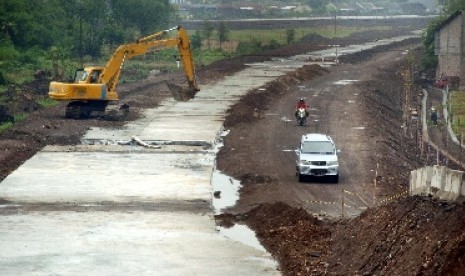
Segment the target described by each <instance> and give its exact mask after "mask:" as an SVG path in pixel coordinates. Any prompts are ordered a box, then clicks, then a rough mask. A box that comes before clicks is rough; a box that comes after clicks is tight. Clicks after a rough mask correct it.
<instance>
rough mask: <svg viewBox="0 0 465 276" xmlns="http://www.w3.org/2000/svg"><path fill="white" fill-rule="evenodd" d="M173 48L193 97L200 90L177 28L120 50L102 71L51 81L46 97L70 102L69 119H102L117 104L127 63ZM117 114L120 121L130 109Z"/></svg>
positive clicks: (85, 71) (185, 40)
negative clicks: (176, 49) (60, 80)
mask: <svg viewBox="0 0 465 276" xmlns="http://www.w3.org/2000/svg"><path fill="white" fill-rule="evenodd" d="M174 30H177V32H178V33H177V36H176V37H168V38H165V36H166V34H167V33H169V32H171V31H174ZM176 46H177V47H178V50H179V54H180V60H181V61H182V63H183V69H184V74H185V76H186V78H187V83H188V85H189V88H188V89H189V90H190V91H192V92H193V93H195V92H197V91H199V90H200V89H199V88H198V86H197V83H196V80H195V71H194V61H193V57H192V51H191V48H190V41H189V37H188V35H187V31H186V30H185V29H184V28H182V27H181V26H177V27H174V28H171V29H168V30H163V31H160V32H157V33H154V34H152V35H149V36H146V37H143V38H140V39H138V40H137V41H136V42H134V43H129V44H124V45H121V46H119V47H118V48H117V49H116V50H115V52H114V53H113V56H112V57H111V58H110V60H109V61H108V62H107V64H106V65H105V67H102V66H91V67H85V68H84V69H78V70H76V73H75V76H74V82H73V83H64V82H55V81H52V82H51V83H50V88H49V93H48V95H49V97H50V98H51V99H54V100H59V101H69V103H68V105H67V107H66V114H65V115H66V117H68V118H87V117H90V116H91V115H94V114H96V115H98V116H105V111H106V109H107V106H108V105H109V104H110V103H113V102H118V101H119V97H118V93H117V92H116V86H117V85H118V81H119V77H120V75H121V71H122V69H123V65H124V62H125V61H126V60H128V59H130V58H132V57H135V56H138V55H142V54H145V53H147V52H148V51H150V50H156V49H158V48H162V47H176ZM118 112H119V115H118V116H119V117H124V116H125V115H127V114H128V112H129V106H128V105H126V104H123V105H122V106H121V107H120V108H119V111H118Z"/></svg>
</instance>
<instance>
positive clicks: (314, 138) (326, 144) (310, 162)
mask: <svg viewBox="0 0 465 276" xmlns="http://www.w3.org/2000/svg"><path fill="white" fill-rule="evenodd" d="M296 153H297V164H296V165H297V166H296V170H297V171H296V174H297V176H298V177H299V181H303V180H304V177H305V176H316V177H329V178H331V180H332V182H335V183H338V182H339V162H338V156H337V154H338V153H339V151H338V150H337V149H336V145H335V144H334V142H333V139H331V137H329V136H328V135H325V134H320V133H309V134H304V135H302V138H301V140H300V146H299V148H298V149H297V150H296Z"/></svg>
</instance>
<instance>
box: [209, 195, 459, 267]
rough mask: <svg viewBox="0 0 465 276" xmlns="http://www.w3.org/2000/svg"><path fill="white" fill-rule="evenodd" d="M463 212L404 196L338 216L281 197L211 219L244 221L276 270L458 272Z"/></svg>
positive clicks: (224, 222) (226, 223) (452, 206)
mask: <svg viewBox="0 0 465 276" xmlns="http://www.w3.org/2000/svg"><path fill="white" fill-rule="evenodd" d="M464 214H465V205H464V204H462V203H454V204H451V203H446V202H441V201H436V200H433V199H430V198H422V197H410V198H402V199H399V200H398V201H395V202H392V203H390V204H388V205H385V206H381V207H378V208H372V209H369V210H367V211H365V212H363V213H362V214H361V215H360V216H359V217H357V218H355V219H352V220H346V221H339V222H331V221H321V220H318V219H317V218H315V217H314V216H311V215H309V214H308V213H307V212H306V211H305V210H303V209H298V208H293V207H290V206H288V205H287V204H285V203H282V202H277V203H273V204H263V205H260V206H259V207H256V208H254V209H252V210H251V211H249V212H247V213H245V214H242V215H235V216H233V215H230V214H223V215H219V216H217V217H216V218H217V220H218V221H219V222H220V224H222V225H223V226H232V225H234V223H246V224H247V225H248V226H249V227H251V228H252V229H253V230H254V231H255V233H256V235H257V238H258V239H259V240H260V242H261V243H262V245H263V246H264V247H265V248H266V249H267V250H268V251H269V252H271V254H272V255H273V256H274V257H275V258H276V259H277V260H278V261H279V263H280V270H281V271H282V272H283V274H284V275H326V274H328V273H329V274H332V275H460V274H461V273H462V272H463V271H465V262H464V260H465V257H464V256H465V233H464V231H463V229H464V227H465V215H464ZM443 221H447V223H441V222H443Z"/></svg>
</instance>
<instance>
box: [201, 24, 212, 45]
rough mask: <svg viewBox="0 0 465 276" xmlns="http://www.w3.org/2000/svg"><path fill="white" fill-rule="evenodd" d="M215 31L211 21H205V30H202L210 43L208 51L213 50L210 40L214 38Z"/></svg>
mask: <svg viewBox="0 0 465 276" xmlns="http://www.w3.org/2000/svg"><path fill="white" fill-rule="evenodd" d="M214 30H215V28H214V26H213V24H212V23H211V22H209V21H204V23H203V29H202V34H203V37H204V38H205V39H206V40H207V43H208V50H211V47H210V39H211V37H212V36H213V31H214Z"/></svg>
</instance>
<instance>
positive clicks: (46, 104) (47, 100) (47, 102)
mask: <svg viewBox="0 0 465 276" xmlns="http://www.w3.org/2000/svg"><path fill="white" fill-rule="evenodd" d="M37 104H38V105H39V106H41V107H44V108H47V107H52V106H56V105H58V101H55V100H52V99H50V98H44V99H39V100H37Z"/></svg>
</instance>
